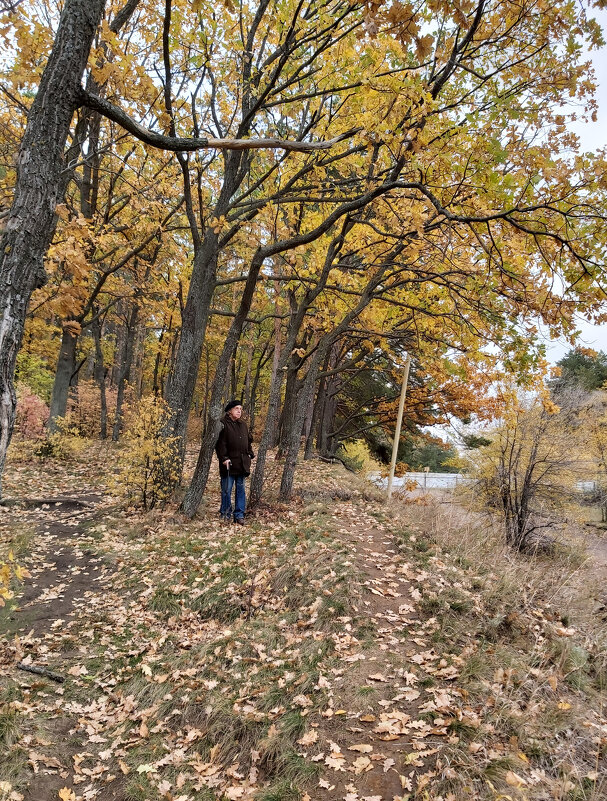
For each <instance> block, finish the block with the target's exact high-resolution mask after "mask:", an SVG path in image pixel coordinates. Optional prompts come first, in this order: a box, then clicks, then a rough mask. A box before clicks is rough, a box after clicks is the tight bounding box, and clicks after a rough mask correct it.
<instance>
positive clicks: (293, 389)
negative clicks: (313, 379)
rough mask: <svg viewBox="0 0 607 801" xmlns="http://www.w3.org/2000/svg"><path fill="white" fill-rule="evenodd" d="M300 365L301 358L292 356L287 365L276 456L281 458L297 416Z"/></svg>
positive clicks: (300, 384) (287, 447)
mask: <svg viewBox="0 0 607 801" xmlns="http://www.w3.org/2000/svg"><path fill="white" fill-rule="evenodd" d="M300 365H301V359H300V358H299V357H294V359H293V361H292V363H291V364H290V365H289V370H288V372H287V383H286V386H285V397H284V400H283V404H282V412H281V414H280V439H279V442H278V454H277V457H276V458H280V459H282V457H283V456H284V455H285V453H286V452H287V451H288V449H289V442H290V441H291V430H292V428H293V425H294V424H295V417H296V416H297V397H298V394H299V391H300V390H301V388H302V384H303V382H302V381H301V380H300V379H299V378H298V376H297V371H298V370H299V367H300Z"/></svg>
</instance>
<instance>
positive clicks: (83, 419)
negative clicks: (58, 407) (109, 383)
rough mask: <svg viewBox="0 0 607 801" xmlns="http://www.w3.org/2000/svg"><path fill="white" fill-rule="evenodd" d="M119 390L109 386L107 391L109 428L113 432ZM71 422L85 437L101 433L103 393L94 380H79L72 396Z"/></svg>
mask: <svg viewBox="0 0 607 801" xmlns="http://www.w3.org/2000/svg"><path fill="white" fill-rule="evenodd" d="M116 395H117V390H116V389H115V388H114V387H107V388H106V391H105V396H106V401H107V408H108V421H107V426H108V430H109V431H110V433H111V427H112V425H113V418H114V411H115V409H116ZM69 418H70V424H71V425H72V426H73V427H74V428H76V429H77V430H78V433H79V434H80V435H81V436H83V437H89V438H91V439H93V438H97V437H99V436H100V434H101V395H100V392H99V385H98V384H96V383H95V382H94V381H79V382H78V387H77V389H76V391H75V392H74V393H73V395H72V397H71V398H70V404H69Z"/></svg>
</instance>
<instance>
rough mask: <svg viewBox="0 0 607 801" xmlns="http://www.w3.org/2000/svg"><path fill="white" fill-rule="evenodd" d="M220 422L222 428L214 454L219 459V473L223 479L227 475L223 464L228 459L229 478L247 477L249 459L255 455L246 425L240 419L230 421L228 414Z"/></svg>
mask: <svg viewBox="0 0 607 801" xmlns="http://www.w3.org/2000/svg"><path fill="white" fill-rule="evenodd" d="M221 422H222V423H223V428H222V429H221V433H220V434H219V437H218V439H217V445H216V446H215V453H216V454H217V458H218V459H219V473H220V475H221V476H223V477H224V478H225V477H226V476H227V475H228V471H227V469H226V467H225V465H224V462H225V460H226V459H229V460H230V461H231V462H232V464H231V465H230V472H229V474H230V475H231V476H248V475H249V474H250V473H251V459H253V457H254V456H255V454H254V453H253V448H252V447H251V435H250V434H249V429H248V428H247V424H246V423H245V421H244V420H243V419H242V418H240V420H232V418H231V417H230V415H229V414H226V415H225V417H224V418H223V420H222V421H221Z"/></svg>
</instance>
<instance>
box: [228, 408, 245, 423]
mask: <svg viewBox="0 0 607 801" xmlns="http://www.w3.org/2000/svg"><path fill="white" fill-rule="evenodd" d="M228 414H229V415H230V417H231V418H232V420H240V418H241V416H242V406H233V407H232V408H231V409H230V411H229V412H228Z"/></svg>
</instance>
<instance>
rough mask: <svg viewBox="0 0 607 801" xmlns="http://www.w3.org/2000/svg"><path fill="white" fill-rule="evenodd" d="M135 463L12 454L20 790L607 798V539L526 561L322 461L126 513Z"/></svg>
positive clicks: (13, 717)
mask: <svg viewBox="0 0 607 801" xmlns="http://www.w3.org/2000/svg"><path fill="white" fill-rule="evenodd" d="M118 458H119V452H118V451H116V452H114V451H112V450H111V448H108V447H107V446H104V448H103V449H102V448H101V447H99V446H91V448H90V449H89V450H88V451H86V452H84V453H82V454H81V455H80V456H79V457H78V459H77V460H73V461H71V462H58V461H53V460H47V461H45V462H42V463H41V462H11V463H10V464H9V467H8V471H7V475H6V479H5V497H6V499H9V500H12V501H13V502H12V503H9V504H8V505H6V506H0V548H1V549H2V550H0V562H1V561H2V556H3V555H5V554H6V553H7V551H8V550H9V549H11V550H12V551H13V553H14V554H15V557H16V559H17V561H18V562H19V564H21V565H23V566H24V567H26V568H27V569H28V570H29V573H30V577H29V578H27V579H26V580H25V583H24V585H22V586H20V587H17V588H16V597H15V600H14V601H13V602H12V603H9V604H8V605H7V606H6V607H5V608H4V609H0V630H1V631H2V632H3V633H4V634H5V636H4V637H3V640H2V643H1V645H0V649H1V650H0V702H1V704H2V707H1V709H0V754H2V758H0V799H2V800H3V801H4V800H6V801H9V799H10V800H11V801H21V800H22V799H23V800H24V801H51V800H53V801H54V800H55V799H63V801H66V800H67V801H80V799H86V800H88V799H99V800H100V801H106V800H107V801H110V799H115V801H118V799H124V800H125V801H148V799H149V800H150V801H156V799H165V800H166V801H188V799H199V800H200V801H219V800H220V799H221V800H222V801H224V800H225V799H260V801H296V800H297V799H301V800H302V801H325V799H326V801H338V800H339V801H395V800H397V799H413V798H420V799H428V800H429V801H439V799H443V801H459V799H530V800H531V799H562V800H563V801H565V800H567V801H582V800H585V799H588V801H599V799H605V798H607V717H606V716H607V704H606V703H605V701H606V698H607V632H606V630H605V623H604V620H602V619H601V618H600V614H601V611H600V609H599V605H598V602H597V599H598V598H600V594H601V592H602V591H603V590H604V588H605V564H604V563H603V562H602V561H601V558H602V557H601V554H603V553H604V551H603V546H604V540H603V539H602V537H601V532H597V533H596V534H595V533H591V534H588V533H585V534H583V533H582V534H580V533H579V532H583V529H579V530H578V535H577V536H576V537H573V536H572V539H571V542H572V544H571V545H564V546H563V547H559V548H558V550H557V553H556V554H553V555H551V556H538V557H536V558H529V557H521V556H519V555H516V554H513V553H511V552H509V551H508V550H507V549H506V548H504V547H503V546H502V544H501V542H500V538H499V533H498V532H495V531H494V530H493V528H492V526H491V525H490V523H489V522H488V521H487V520H485V519H484V518H480V517H479V516H478V515H476V514H472V513H468V512H466V511H465V509H464V507H463V506H462V504H460V503H459V502H456V501H455V500H454V499H453V498H451V497H450V496H449V497H446V496H445V495H441V496H439V497H436V498H432V497H430V496H422V497H417V498H415V499H413V502H407V501H406V500H404V499H396V500H395V501H394V503H393V504H391V505H390V506H388V505H386V503H385V502H384V500H383V499H382V497H381V495H380V494H379V492H378V491H377V490H376V489H375V488H374V487H372V486H371V485H369V484H368V483H367V482H365V481H364V480H363V479H360V478H358V477H356V476H353V475H352V474H349V473H346V471H345V470H344V469H343V468H342V466H341V465H326V464H324V463H320V462H316V461H312V462H306V463H303V464H302V465H301V467H300V468H299V470H298V473H297V482H298V483H297V496H296V499H295V501H294V502H293V503H292V504H290V505H288V506H285V505H281V504H279V503H278V502H276V501H274V500H273V497H274V490H275V484H276V481H277V480H278V478H279V475H280V465H278V464H277V463H275V462H273V463H271V465H270V473H272V472H273V471H275V475H270V478H269V485H268V491H267V499H266V502H265V503H264V504H263V505H261V506H260V507H259V508H258V509H256V510H255V511H254V512H253V513H252V514H251V515H249V516H248V518H247V525H246V526H245V527H236V526H232V525H225V524H221V523H220V520H219V518H218V515H217V510H218V506H219V498H218V493H217V485H218V480H217V477H216V476H212V478H211V482H210V489H209V492H208V495H207V498H206V499H205V504H204V507H203V509H202V510H201V513H200V515H199V517H198V518H197V519H196V520H194V521H187V520H185V519H183V518H182V516H180V515H179V513H178V512H177V510H176V509H175V508H166V509H164V510H153V511H151V512H147V513H143V512H141V511H137V510H133V509H128V508H125V505H124V503H123V502H121V500H120V499H119V498H116V497H114V496H113V495H112V494H111V492H110V489H109V488H108V482H107V481H106V478H105V477H106V476H109V475H111V474H112V472H113V469H114V467H115V464H116V460H117V459H118ZM582 536H585V537H588V536H590V537H591V541H590V548H588V549H586V548H585V547H584V544H583V542H582V541H581V537H582ZM593 548H594V550H593ZM28 668H35V669H36V668H40V669H42V670H43V671H47V672H48V673H46V674H44V673H43V674H36V673H31V672H29V671H28ZM60 679H63V681H60Z"/></svg>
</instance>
